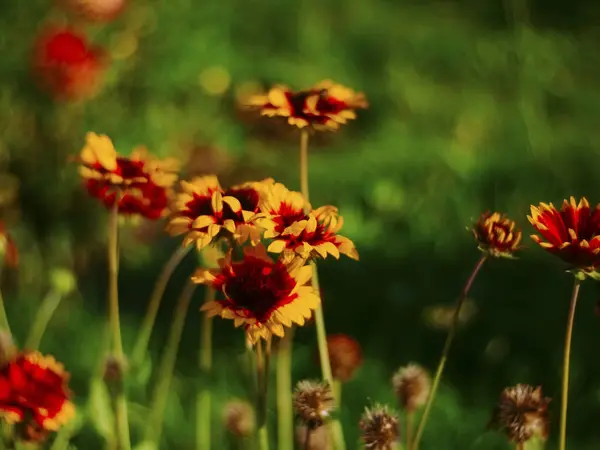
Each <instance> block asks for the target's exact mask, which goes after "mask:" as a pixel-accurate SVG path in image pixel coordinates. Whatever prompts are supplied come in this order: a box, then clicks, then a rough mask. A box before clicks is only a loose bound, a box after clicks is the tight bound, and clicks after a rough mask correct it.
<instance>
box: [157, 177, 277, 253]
mask: <svg viewBox="0 0 600 450" xmlns="http://www.w3.org/2000/svg"><path fill="white" fill-rule="evenodd" d="M270 183H272V180H271V179H267V180H263V181H260V182H249V183H244V184H242V185H238V186H234V187H232V188H229V189H227V190H225V189H223V188H222V187H221V185H220V184H219V180H217V177H215V176H213V175H210V176H203V177H197V178H194V179H193V180H192V181H191V182H188V181H182V182H181V187H182V189H183V192H181V193H180V194H178V195H177V198H176V201H175V205H174V206H173V208H172V209H173V214H172V216H171V218H170V221H169V224H168V225H167V231H168V232H169V233H170V234H171V235H173V236H176V235H179V234H183V233H186V236H185V238H184V242H183V245H184V246H187V245H190V244H191V243H192V242H195V243H196V245H197V247H198V249H202V248H204V247H206V246H207V245H208V244H210V243H211V242H213V241H214V240H216V239H217V238H219V237H220V236H222V235H223V233H229V235H230V236H232V237H234V238H236V239H237V241H238V243H239V244H243V243H244V242H246V241H248V240H250V242H251V244H253V245H255V244H257V243H258V242H259V241H260V238H261V236H260V230H259V229H258V228H257V227H256V226H255V225H254V224H253V223H251V221H250V220H251V219H252V218H254V216H255V215H256V214H257V213H258V211H259V204H260V200H261V195H262V191H263V190H264V189H265V186H268V185H269V184H270Z"/></svg>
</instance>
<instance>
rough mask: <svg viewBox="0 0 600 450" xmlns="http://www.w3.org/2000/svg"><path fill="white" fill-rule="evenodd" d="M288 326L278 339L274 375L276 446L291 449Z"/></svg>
mask: <svg viewBox="0 0 600 450" xmlns="http://www.w3.org/2000/svg"><path fill="white" fill-rule="evenodd" d="M293 335H294V328H293V327H292V328H290V329H289V330H288V331H287V332H286V333H285V335H284V336H283V337H282V338H281V339H280V340H279V348H278V351H277V365H276V367H275V371H276V373H275V377H276V383H277V428H278V429H277V431H278V433H277V448H278V449H280V450H293V433H294V417H293V414H292V396H291V392H292V375H291V374H292V340H293Z"/></svg>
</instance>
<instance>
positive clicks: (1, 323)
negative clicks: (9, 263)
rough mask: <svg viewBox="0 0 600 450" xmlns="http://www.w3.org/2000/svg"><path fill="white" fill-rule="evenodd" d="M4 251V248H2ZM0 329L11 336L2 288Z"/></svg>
mask: <svg viewBox="0 0 600 450" xmlns="http://www.w3.org/2000/svg"><path fill="white" fill-rule="evenodd" d="M4 251H5V252H6V249H5V250H4ZM4 256H5V255H4V254H3V253H0V279H1V276H2V270H3V269H4V264H3V263H4ZM0 329H2V330H4V331H6V332H7V333H8V334H10V335H11V336H12V332H11V331H10V325H9V324H8V316H7V315H6V309H5V308H4V296H3V295H2V290H1V289H0Z"/></svg>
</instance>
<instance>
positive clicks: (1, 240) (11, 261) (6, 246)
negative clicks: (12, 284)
mask: <svg viewBox="0 0 600 450" xmlns="http://www.w3.org/2000/svg"><path fill="white" fill-rule="evenodd" d="M0 259H2V264H3V265H4V267H11V268H15V267H17V266H18V265H19V250H18V249H17V246H16V244H15V241H14V240H13V238H12V237H11V235H10V234H9V233H8V231H7V230H6V226H5V225H4V222H2V221H0Z"/></svg>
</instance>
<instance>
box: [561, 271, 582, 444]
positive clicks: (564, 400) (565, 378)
mask: <svg viewBox="0 0 600 450" xmlns="http://www.w3.org/2000/svg"><path fill="white" fill-rule="evenodd" d="M580 287H581V278H580V276H579V275H578V274H577V275H575V281H574V283H573V292H572V293H571V301H570V305H569V317H568V319H567V332H566V336H565V354H564V360H563V374H562V394H561V405H560V434H559V441H558V442H559V447H558V448H559V450H565V449H566V448H567V407H568V402H569V366H570V360H571V340H572V337H573V324H574V322H575V308H576V306H577V298H578V297H579V289H580Z"/></svg>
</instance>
